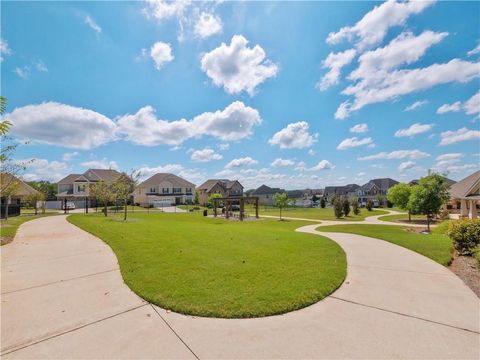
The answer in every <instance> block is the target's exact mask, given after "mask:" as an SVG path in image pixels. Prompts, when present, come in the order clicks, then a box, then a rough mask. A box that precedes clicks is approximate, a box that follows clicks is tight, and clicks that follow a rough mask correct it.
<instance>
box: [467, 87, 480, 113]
mask: <svg viewBox="0 0 480 360" xmlns="http://www.w3.org/2000/svg"><path fill="white" fill-rule="evenodd" d="M463 108H464V110H465V113H466V114H467V115H475V114H480V91H479V92H477V93H476V94H475V95H473V96H472V97H471V98H470V99H468V100H467V101H466V102H465V104H464V105H463Z"/></svg>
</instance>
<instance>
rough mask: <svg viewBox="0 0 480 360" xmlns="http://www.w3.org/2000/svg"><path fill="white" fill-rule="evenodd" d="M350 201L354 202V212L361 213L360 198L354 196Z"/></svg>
mask: <svg viewBox="0 0 480 360" xmlns="http://www.w3.org/2000/svg"><path fill="white" fill-rule="evenodd" d="M350 202H351V204H352V210H353V213H354V214H355V215H359V214H360V208H359V207H358V198H356V197H354V198H352V199H351V200H350Z"/></svg>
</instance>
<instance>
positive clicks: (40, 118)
mask: <svg viewBox="0 0 480 360" xmlns="http://www.w3.org/2000/svg"><path fill="white" fill-rule="evenodd" d="M5 118H7V119H8V120H9V121H11V122H12V124H13V125H12V133H14V134H15V135H17V136H20V137H23V138H27V139H29V140H33V141H37V142H41V143H46V144H50V145H58V146H64V147H68V148H75V149H91V148H94V147H97V146H100V145H102V144H105V143H107V142H109V141H112V140H114V139H115V134H116V126H115V123H114V122H113V121H112V120H110V119H109V118H107V117H106V116H104V115H102V114H99V113H97V112H95V111H92V110H88V109H83V108H79V107H74V106H70V105H65V104H60V103H56V102H47V103H42V104H38V105H27V106H23V107H20V108H16V109H15V110H13V111H12V112H11V113H10V114H7V115H6V116H5Z"/></svg>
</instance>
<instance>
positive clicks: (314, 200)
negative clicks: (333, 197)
mask: <svg viewBox="0 0 480 360" xmlns="http://www.w3.org/2000/svg"><path fill="white" fill-rule="evenodd" d="M312 201H313V202H315V203H316V202H317V201H318V196H317V194H314V195H313V196H312Z"/></svg>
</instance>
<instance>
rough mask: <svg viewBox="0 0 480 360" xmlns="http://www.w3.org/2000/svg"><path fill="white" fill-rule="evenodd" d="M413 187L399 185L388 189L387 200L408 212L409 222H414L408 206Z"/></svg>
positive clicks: (403, 184)
mask: <svg viewBox="0 0 480 360" xmlns="http://www.w3.org/2000/svg"><path fill="white" fill-rule="evenodd" d="M411 193H412V187H411V186H410V185H408V184H405V183H398V184H397V185H395V186H392V187H391V188H390V189H388V193H387V199H388V201H390V202H392V203H393V204H394V205H396V206H398V207H399V208H400V209H402V210H408V221H412V216H411V211H410V208H409V206H408V203H409V200H410V195H411Z"/></svg>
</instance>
